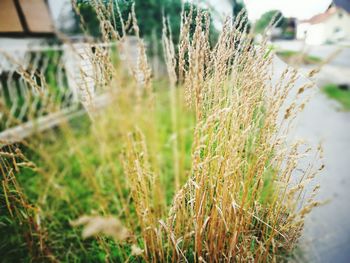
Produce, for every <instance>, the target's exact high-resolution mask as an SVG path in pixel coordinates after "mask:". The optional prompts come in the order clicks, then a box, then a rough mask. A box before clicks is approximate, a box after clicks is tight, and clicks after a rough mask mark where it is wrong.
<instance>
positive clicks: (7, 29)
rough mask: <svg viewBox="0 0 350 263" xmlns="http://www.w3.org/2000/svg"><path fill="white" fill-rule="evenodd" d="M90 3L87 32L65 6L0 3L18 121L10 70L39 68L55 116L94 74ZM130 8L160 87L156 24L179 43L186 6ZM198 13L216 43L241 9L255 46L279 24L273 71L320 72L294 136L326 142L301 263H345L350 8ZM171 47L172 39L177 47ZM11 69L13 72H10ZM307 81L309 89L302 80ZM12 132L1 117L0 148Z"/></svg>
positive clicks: (2, 67)
mask: <svg viewBox="0 0 350 263" xmlns="http://www.w3.org/2000/svg"><path fill="white" fill-rule="evenodd" d="M91 2H93V1H87V0H85V1H84V0H77V2H76V5H77V6H78V7H79V10H80V14H81V17H82V18H83V20H84V21H85V28H84V30H83V29H82V28H81V27H80V26H79V25H80V17H79V16H78V15H77V14H76V13H75V12H74V7H73V6H72V3H71V1H69V0H48V1H46V0H0V97H1V99H3V100H4V104H6V105H8V106H9V108H10V111H11V112H12V113H13V115H15V116H16V118H17V119H22V120H24V121H25V120H26V118H28V114H29V113H28V112H29V108H30V105H28V104H27V102H26V101H25V100H23V96H25V93H26V91H25V87H24V81H23V80H21V76H19V75H18V74H17V73H16V70H18V68H17V67H15V66H14V65H15V64H20V65H22V66H23V67H27V66H29V65H33V64H34V65H36V68H40V71H41V72H40V74H44V75H45V77H46V79H47V80H48V81H51V82H52V84H53V86H55V87H57V90H58V91H57V94H58V96H60V98H61V100H64V101H65V103H62V106H61V107H62V108H61V109H60V110H61V111H64V110H66V109H68V108H70V107H72V106H74V104H75V102H76V100H77V89H78V88H79V81H77V79H79V77H78V75H79V74H80V73H79V72H76V71H75V69H76V68H77V67H76V65H77V64H79V65H80V66H82V65H83V66H84V67H83V68H84V71H85V73H86V74H87V75H89V72H90V71H91V67H93V65H92V64H91V63H89V62H88V61H85V60H84V55H85V54H86V52H88V51H86V50H85V49H84V43H86V42H94V43H100V44H103V39H101V37H102V35H101V33H100V32H101V28H100V24H99V22H98V18H97V17H96V13H95V12H94V9H93V8H92V6H91ZM119 2H120V6H119V8H120V10H119V11H120V13H119V14H120V16H121V17H122V18H123V19H125V20H127V18H128V17H127V14H128V13H129V11H130V9H131V6H132V3H133V2H134V1H131V0H130V1H127V0H126V1H119ZM135 2H136V15H137V18H138V21H139V25H140V30H141V34H142V37H143V38H144V39H145V41H146V45H147V46H148V48H149V49H148V50H149V56H150V61H151V64H152V68H153V74H154V76H155V77H159V78H161V77H162V75H164V74H165V73H166V72H165V67H164V62H163V60H162V53H163V51H162V46H161V42H160V39H161V34H162V22H161V21H162V17H163V15H165V16H168V17H169V21H170V25H171V28H172V30H173V35H174V36H177V35H178V31H179V29H180V23H181V19H180V13H181V9H182V5H183V2H182V0H135ZM196 2H197V1H196ZM199 4H200V7H202V8H205V9H208V10H210V13H211V19H212V22H213V23H212V28H211V33H212V36H211V37H212V39H213V42H214V41H215V38H216V37H217V35H218V33H219V32H220V29H221V28H222V25H223V23H224V21H225V18H226V17H227V16H233V17H236V16H237V15H238V13H239V12H240V11H241V10H242V9H246V12H247V16H248V19H249V26H250V27H251V30H252V31H253V32H254V34H256V37H255V39H256V42H257V43H259V41H261V38H262V37H261V35H262V34H263V33H264V32H265V30H267V28H268V25H269V23H270V21H271V19H273V18H274V17H275V18H276V17H277V18H278V22H277V24H276V27H274V28H273V29H270V30H268V32H267V34H268V36H269V41H270V43H269V45H270V48H271V50H272V51H273V52H275V54H276V56H277V57H278V59H279V60H280V63H277V64H276V65H277V67H285V66H286V64H287V65H289V66H291V67H295V68H297V69H298V70H299V71H300V74H301V75H303V76H306V73H307V72H309V71H310V70H313V69H316V70H317V71H319V72H318V73H317V74H316V75H314V76H313V77H312V81H314V82H315V83H316V84H317V87H318V88H317V90H316V93H315V95H314V96H313V97H312V99H311V101H310V103H309V104H308V105H307V107H306V109H305V111H304V112H303V113H302V116H301V117H300V120H299V122H298V125H297V128H296V130H295V134H294V136H295V137H297V138H303V139H305V140H307V141H308V142H310V143H311V144H315V145H317V144H318V143H319V142H322V144H323V147H324V154H325V156H324V158H325V165H326V168H325V170H324V171H323V172H322V174H321V175H320V176H319V177H318V181H319V184H320V185H321V192H320V199H321V200H327V201H329V202H328V203H327V204H325V205H323V206H321V207H320V208H317V209H315V210H314V211H313V212H312V214H311V216H310V217H309V218H308V220H307V222H306V226H305V231H304V234H303V237H302V241H301V242H302V243H301V244H302V245H301V246H300V249H301V250H302V251H301V252H300V261H302V260H304V261H306V262H350V245H349V244H350V218H349V215H350V203H349V202H350V191H349V190H348V189H349V187H350V172H349V168H350V167H349V164H350V132H349V131H350V1H349V0H334V1H331V0H307V1H303V0H294V1H288V0H279V1H274V0H245V1H239V0H236V1H235V0H220V1H217V0H207V1H204V0H203V1H200V3H199ZM185 8H189V5H188V4H187V5H185ZM115 12H117V10H115ZM114 22H115V25H116V27H117V29H119V30H122V29H121V28H119V27H120V25H118V22H117V21H114ZM84 32H88V34H86V33H84ZM65 40H69V43H72V45H73V46H74V48H75V49H78V50H80V56H79V57H74V56H73V55H72V52H71V45H67V44H66V41H65ZM177 40H178V39H176V37H175V38H174V42H176V41H177ZM126 42H127V43H126V45H125V49H124V55H123V56H124V59H127V60H129V61H131V63H133V61H135V60H136V55H137V54H136V53H135V52H136V51H135V50H136V42H135V41H134V40H133V37H132V36H130V37H129V38H128V39H127V41H126ZM90 52H91V51H90ZM5 54H6V55H5ZM9 57H11V59H9ZM10 60H14V61H15V62H19V63H10V62H11V61H10ZM12 62H13V61H12ZM33 68H34V67H33ZM305 81H309V80H306V77H305ZM91 89H92V90H93V87H92V88H91ZM36 114H37V115H38V117H41V116H42V115H44V113H40V112H39V113H36ZM55 121H56V119H52V118H51V119H49V120H46V123H49V124H47V125H52V123H55ZM50 123H51V124H50ZM11 129H18V127H17V126H16V125H15V123H13V122H12V121H11V120H10V119H6V118H4V117H3V115H2V113H0V139H1V138H7V137H6V136H8V134H9V131H11ZM22 133H23V137H25V136H26V135H27V134H28V132H27V131H23V129H22Z"/></svg>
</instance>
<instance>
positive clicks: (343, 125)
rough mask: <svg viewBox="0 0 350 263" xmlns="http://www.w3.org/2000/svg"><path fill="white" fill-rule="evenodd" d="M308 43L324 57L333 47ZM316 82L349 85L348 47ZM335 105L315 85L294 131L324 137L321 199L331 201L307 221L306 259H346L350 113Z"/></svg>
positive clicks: (313, 139) (349, 253)
mask: <svg viewBox="0 0 350 263" xmlns="http://www.w3.org/2000/svg"><path fill="white" fill-rule="evenodd" d="M279 45H280V46H281V44H280V43H279ZM282 46H283V47H284V49H286V50H300V43H299V46H298V43H296V42H289V43H288V42H286V43H282ZM308 48H309V52H310V54H312V55H316V56H319V57H322V58H325V57H327V56H329V54H331V53H332V52H334V50H335V49H336V47H332V46H322V47H308ZM309 69H310V68H307V70H309ZM303 70H306V69H305V68H302V69H301V71H303ZM315 81H316V83H317V84H318V85H319V86H323V85H324V84H327V83H349V84H350V48H345V49H343V51H342V52H341V53H339V54H338V56H337V57H336V58H335V59H334V60H333V61H332V62H331V63H330V64H329V65H327V66H325V67H324V68H323V69H322V70H321V72H320V74H319V75H318V76H316V78H315ZM339 108H340V107H339V105H338V104H337V102H334V101H331V100H329V99H328V98H327V97H326V96H325V95H324V94H323V93H322V92H321V91H320V90H316V95H315V96H314V97H313V98H312V100H311V101H310V103H309V104H308V105H307V106H306V108H305V111H304V112H303V113H302V115H301V116H300V119H299V122H298V125H297V128H296V131H295V134H294V136H295V137H297V138H304V139H306V140H307V141H308V142H310V143H311V144H312V145H317V144H318V143H319V142H320V141H321V142H322V144H323V147H324V157H325V160H324V161H325V165H326V167H325V170H324V171H323V172H322V174H321V175H320V176H319V177H318V183H319V184H320V186H321V190H320V195H319V198H320V199H321V200H328V199H329V200H330V202H329V203H328V204H326V205H324V206H322V207H319V208H316V209H315V210H314V211H313V212H312V213H311V215H310V216H309V217H308V219H307V221H306V224H305V230H304V233H303V236H302V246H301V247H302V249H303V250H304V256H305V261H306V262H321V263H323V262H325V263H328V262H332V263H333V262H334V263H338V262H339V263H342V262H344V263H345V262H346V263H348V262H350V113H349V112H342V111H339Z"/></svg>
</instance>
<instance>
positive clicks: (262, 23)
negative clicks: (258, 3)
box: [255, 10, 286, 33]
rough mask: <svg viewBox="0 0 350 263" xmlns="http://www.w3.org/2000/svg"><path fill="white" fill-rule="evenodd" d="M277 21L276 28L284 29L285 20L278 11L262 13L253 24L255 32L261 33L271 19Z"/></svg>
mask: <svg viewBox="0 0 350 263" xmlns="http://www.w3.org/2000/svg"><path fill="white" fill-rule="evenodd" d="M274 18H275V21H278V22H277V24H276V27H277V28H282V29H283V28H284V27H285V25H286V18H285V17H284V16H283V15H282V13H281V12H280V11H278V10H270V11H267V12H266V13H264V14H263V15H262V16H261V17H260V18H259V20H258V21H257V22H256V24H255V32H256V33H262V32H263V31H264V30H265V28H266V27H267V26H268V25H269V24H270V23H271V21H272V19H274Z"/></svg>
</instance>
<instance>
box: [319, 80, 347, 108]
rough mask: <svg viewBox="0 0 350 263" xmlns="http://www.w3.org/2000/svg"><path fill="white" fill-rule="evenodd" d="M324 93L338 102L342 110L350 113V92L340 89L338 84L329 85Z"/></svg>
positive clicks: (324, 88) (324, 89)
mask: <svg viewBox="0 0 350 263" xmlns="http://www.w3.org/2000/svg"><path fill="white" fill-rule="evenodd" d="M322 90H323V92H324V93H326V95H327V96H328V97H329V98H331V99H333V100H336V101H338V102H339V103H340V104H341V106H342V109H343V110H345V111H350V91H349V90H342V89H340V88H339V86H338V85H336V84H329V85H326V86H325V87H323V89H322Z"/></svg>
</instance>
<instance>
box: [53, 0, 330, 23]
mask: <svg viewBox="0 0 350 263" xmlns="http://www.w3.org/2000/svg"><path fill="white" fill-rule="evenodd" d="M200 1H204V0H200ZM206 1H208V2H209V3H210V5H211V6H212V7H215V9H217V11H219V12H220V13H224V14H229V13H230V12H231V8H230V4H229V2H230V0H206ZM243 1H244V3H245V5H246V8H247V11H248V16H249V18H250V19H252V20H256V19H258V18H259V17H260V16H261V15H262V14H263V13H265V12H266V11H269V10H272V9H278V10H280V11H281V12H282V13H283V15H284V16H287V17H296V18H299V19H308V18H311V17H312V16H314V15H316V14H319V13H323V12H324V11H325V10H326V9H327V7H328V6H329V5H330V3H331V2H332V1H331V0H243ZM49 3H50V6H51V11H52V13H53V16H54V18H55V19H57V18H58V15H59V13H61V11H62V10H66V11H67V10H69V8H70V0H49Z"/></svg>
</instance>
